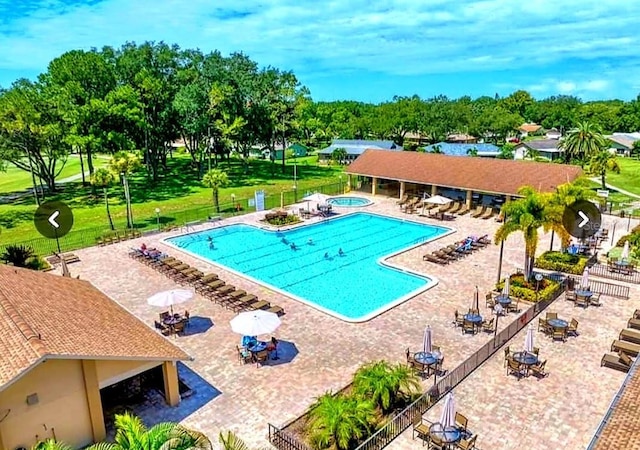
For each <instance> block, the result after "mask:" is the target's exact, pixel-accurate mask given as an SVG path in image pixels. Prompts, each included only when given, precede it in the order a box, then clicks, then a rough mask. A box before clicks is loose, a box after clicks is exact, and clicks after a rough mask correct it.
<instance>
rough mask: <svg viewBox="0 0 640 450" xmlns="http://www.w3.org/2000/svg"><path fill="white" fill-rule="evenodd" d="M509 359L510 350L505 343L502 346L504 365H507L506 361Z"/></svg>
mask: <svg viewBox="0 0 640 450" xmlns="http://www.w3.org/2000/svg"><path fill="white" fill-rule="evenodd" d="M510 359H511V350H510V349H509V346H508V345H507V346H506V347H505V348H504V366H505V367H507V362H508V361H509V360H510Z"/></svg>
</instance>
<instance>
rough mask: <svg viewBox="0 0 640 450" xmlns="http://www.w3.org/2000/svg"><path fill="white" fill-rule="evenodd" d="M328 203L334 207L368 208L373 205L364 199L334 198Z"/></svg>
mask: <svg viewBox="0 0 640 450" xmlns="http://www.w3.org/2000/svg"><path fill="white" fill-rule="evenodd" d="M327 203H330V204H332V205H334V206H350V207H354V206H367V205H370V204H371V200H369V199H368V198H364V197H334V198H330V199H329V200H328V201H327Z"/></svg>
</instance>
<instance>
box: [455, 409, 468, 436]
mask: <svg viewBox="0 0 640 450" xmlns="http://www.w3.org/2000/svg"><path fill="white" fill-rule="evenodd" d="M468 423H469V419H467V418H466V416H464V415H462V414H460V413H459V412H456V427H458V428H459V429H461V430H464V432H465V433H466V432H467V424H468Z"/></svg>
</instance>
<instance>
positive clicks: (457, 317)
mask: <svg viewBox="0 0 640 450" xmlns="http://www.w3.org/2000/svg"><path fill="white" fill-rule="evenodd" d="M453 314H454V316H455V320H454V321H453V323H454V325H455V326H457V327H461V326H462V325H463V324H464V317H463V316H461V315H460V314H459V313H458V310H457V309H456V311H455V312H454V313H453Z"/></svg>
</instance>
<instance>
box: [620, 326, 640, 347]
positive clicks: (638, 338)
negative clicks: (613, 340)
mask: <svg viewBox="0 0 640 450" xmlns="http://www.w3.org/2000/svg"><path fill="white" fill-rule="evenodd" d="M619 339H620V340H621V341H627V342H633V343H635V344H640V331H638V330H634V329H632V328H625V329H624V330H622V331H621V332H620V337H619Z"/></svg>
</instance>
